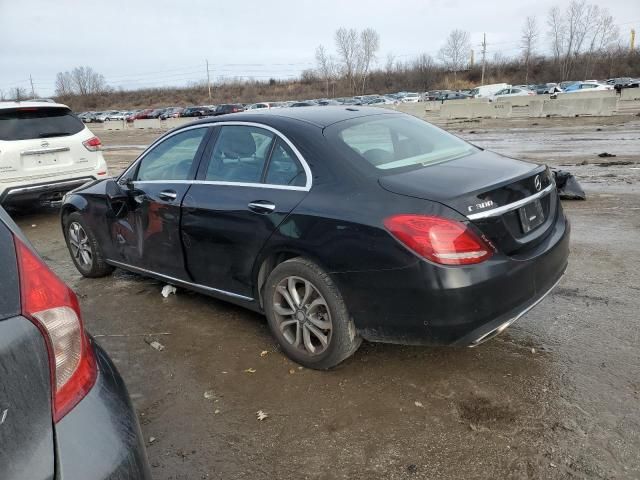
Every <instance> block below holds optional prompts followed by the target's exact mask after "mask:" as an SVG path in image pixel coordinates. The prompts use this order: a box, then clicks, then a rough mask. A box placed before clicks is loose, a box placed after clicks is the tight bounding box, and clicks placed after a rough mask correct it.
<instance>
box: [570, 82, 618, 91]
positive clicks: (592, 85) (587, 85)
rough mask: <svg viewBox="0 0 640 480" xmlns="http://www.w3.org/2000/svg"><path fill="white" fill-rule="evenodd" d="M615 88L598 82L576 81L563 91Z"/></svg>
mask: <svg viewBox="0 0 640 480" xmlns="http://www.w3.org/2000/svg"><path fill="white" fill-rule="evenodd" d="M604 90H613V86H611V85H607V84H604V83H596V82H576V83H572V84H571V85H569V86H568V87H567V88H565V89H564V91H563V93H580V92H595V91H604Z"/></svg>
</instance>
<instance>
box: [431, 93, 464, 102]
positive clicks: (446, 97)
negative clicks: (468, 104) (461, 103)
mask: <svg viewBox="0 0 640 480" xmlns="http://www.w3.org/2000/svg"><path fill="white" fill-rule="evenodd" d="M467 98H471V97H470V96H469V95H467V94H465V93H462V92H448V93H443V94H441V95H438V96H437V97H435V98H434V100H436V101H438V102H444V101H446V100H464V99H467Z"/></svg>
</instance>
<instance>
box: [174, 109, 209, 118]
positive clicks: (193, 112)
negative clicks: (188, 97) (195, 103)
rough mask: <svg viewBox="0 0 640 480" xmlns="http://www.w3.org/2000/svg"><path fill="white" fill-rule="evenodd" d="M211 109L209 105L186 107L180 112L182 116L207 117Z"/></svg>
mask: <svg viewBox="0 0 640 480" xmlns="http://www.w3.org/2000/svg"><path fill="white" fill-rule="evenodd" d="M213 113H214V111H212V110H211V109H210V108H209V107H187V108H185V109H184V111H183V112H182V116H183V117H207V116H209V115H212V114H213Z"/></svg>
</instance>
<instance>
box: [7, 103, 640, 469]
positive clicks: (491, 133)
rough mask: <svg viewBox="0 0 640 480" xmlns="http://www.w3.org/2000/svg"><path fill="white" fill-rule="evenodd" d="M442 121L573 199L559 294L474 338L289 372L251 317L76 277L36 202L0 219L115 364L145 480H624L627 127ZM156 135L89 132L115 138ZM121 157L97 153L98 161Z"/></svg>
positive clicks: (639, 142)
mask: <svg viewBox="0 0 640 480" xmlns="http://www.w3.org/2000/svg"><path fill="white" fill-rule="evenodd" d="M446 127H447V128H448V129H449V130H451V131H453V132H454V133H457V134H460V135H461V136H463V137H464V138H466V139H469V140H470V141H472V142H474V143H476V144H477V145H479V146H483V147H486V148H490V149H493V150H496V151H499V152H501V153H505V154H508V155H512V156H516V157H520V158H527V159H531V160H536V161H543V162H547V163H549V164H551V165H554V166H560V165H565V166H563V167H561V168H565V169H568V170H571V171H572V172H574V173H575V174H576V175H577V176H578V178H579V179H580V180H581V182H582V184H583V186H584V187H585V189H586V191H587V194H588V195H589V198H588V200H587V201H585V202H564V206H565V209H566V212H567V214H568V216H569V217H570V219H571V222H572V227H573V232H572V242H571V260H570V266H569V269H568V272H567V275H566V276H565V278H564V279H563V281H562V282H561V284H560V286H559V287H558V288H557V289H556V290H555V291H554V292H553V293H552V294H551V295H550V296H549V297H547V299H545V300H544V301H543V302H542V303H541V304H540V305H538V306H537V307H536V308H535V309H534V310H532V311H531V312H530V313H528V314H527V315H526V316H525V317H523V318H522V319H520V320H519V321H518V322H517V323H516V324H515V325H514V326H512V327H511V328H510V329H508V330H507V332H506V333H504V334H503V335H501V336H499V337H497V338H495V339H493V340H491V341H489V342H488V343H486V344H484V345H482V346H480V347H478V348H475V349H467V348H456V349H452V348H442V349H435V348H421V347H403V346H395V345H382V344H377V345H374V344H364V345H363V346H362V348H361V349H360V350H359V351H358V352H357V353H356V354H355V356H354V357H352V358H351V359H349V360H348V361H346V362H345V363H344V364H342V365H340V366H339V367H338V368H336V369H335V370H333V371H329V372H316V371H311V370H306V369H301V368H299V367H298V366H297V365H296V364H294V363H292V362H291V361H289V360H288V359H287V358H286V357H284V356H283V355H282V354H281V353H279V352H278V350H277V348H276V346H275V343H274V341H273V340H272V339H271V337H270V335H269V332H268V329H267V325H266V322H265V320H264V318H262V317H261V316H260V315H257V314H254V313H251V312H248V311H245V310H243V309H241V308H238V307H235V306H232V305H229V304H226V303H223V302H220V301H216V300H213V299H210V298H208V297H205V296H202V295H198V294H193V293H189V292H187V291H185V290H178V293H177V295H172V296H170V297H169V298H167V299H164V298H163V297H162V296H161V295H160V290H161V288H162V284H161V283H159V282H156V281H154V280H149V279H145V278H142V277H139V276H137V275H132V274H128V273H125V272H122V271H119V270H117V271H116V272H115V274H114V275H113V276H111V277H107V278H103V279H95V280H91V279H84V278H82V277H81V276H80V275H79V274H78V273H77V272H76V270H75V269H74V267H73V266H72V263H71V261H70V259H69V256H68V254H67V251H66V248H65V246H64V241H63V238H62V233H61V231H60V228H59V225H58V219H57V216H56V213H55V211H52V210H49V209H42V210H37V211H33V212H30V213H27V214H20V215H16V216H15V218H16V220H17V222H18V223H19V225H20V226H21V227H22V228H23V229H24V231H25V232H26V234H27V236H28V237H29V238H30V239H31V240H32V241H33V243H34V245H35V246H36V247H37V248H38V250H39V251H40V252H41V254H42V255H43V256H44V257H45V259H46V261H47V262H48V263H49V264H50V265H51V266H52V267H53V268H54V270H55V271H56V272H57V273H59V274H60V275H61V276H62V278H64V279H65V280H66V281H67V282H68V283H69V284H70V285H72V286H73V288H74V289H75V290H76V292H78V294H79V296H80V301H81V304H82V307H83V311H84V317H85V321H86V323H87V325H88V328H89V329H90V331H91V332H92V333H93V334H94V335H95V336H96V337H97V340H98V341H99V342H100V343H101V344H102V345H103V346H104V348H105V349H106V350H107V351H108V352H109V354H110V355H111V356H112V358H113V359H114V361H115V362H116V364H117V366H118V368H119V369H120V371H121V373H122V375H123V376H124V378H125V380H126V382H127V385H128V387H129V391H130V394H131V397H132V399H133V402H134V404H135V406H136V408H137V410H138V413H139V418H140V422H141V424H142V430H143V432H144V436H145V439H146V440H147V443H148V454H149V459H150V462H151V464H152V467H153V468H152V470H153V473H154V478H156V479H199V478H212V479H252V480H260V479H368V480H369V479H448V478H451V479H461V478H464V479H472V478H492V479H503V478H552V479H556V478H567V479H569V478H570V479H573V478H588V479H592V478H596V479H600V478H607V479H629V478H631V479H634V478H640V349H639V346H638V345H639V340H640V334H639V332H640V329H639V320H640V315H639V313H638V312H639V311H640V269H639V268H638V266H639V264H640V262H639V261H638V252H640V189H639V185H640V119H639V118H638V117H633V116H631V115H630V116H618V117H612V118H608V119H568V120H567V119H563V120H556V119H531V120H525V119H521V120H517V121H516V120H512V121H508V122H505V121H501V122H500V121H495V120H494V121H482V122H455V123H453V122H452V123H450V124H448V125H446ZM157 134H158V133H157V132H154V133H148V132H141V131H138V132H135V131H134V132H104V133H102V134H101V137H102V139H103V141H104V143H105V144H106V145H107V146H108V147H109V146H110V147H114V146H115V147H118V146H126V145H145V144H148V143H149V142H150V141H151V140H152V139H153V138H155V137H156V136H157ZM138 152H139V150H136V149H135V148H129V149H127V150H116V151H109V152H107V153H106V157H107V158H108V161H109V164H110V166H111V168H112V171H113V172H114V173H115V172H117V171H118V170H120V169H122V168H123V167H124V166H126V165H127V164H128V163H129V162H130V161H131V160H132V159H133V158H135V156H136V155H137V153H138ZM602 152H608V153H611V154H615V155H617V156H616V157H612V158H600V157H598V156H597V154H598V153H602ZM585 161H586V164H585V165H582V163H584V162H585ZM604 162H606V163H608V164H609V166H600V165H598V164H599V163H604ZM576 164H580V165H577V166H576ZM145 339H146V340H149V339H154V340H157V341H159V342H161V343H162V344H163V345H164V346H165V349H164V350H163V351H157V350H154V349H153V348H151V347H150V346H149V345H148V343H146V342H145ZM263 352H267V353H266V354H265V353H263ZM247 369H255V373H249V371H247ZM205 392H206V395H205ZM259 410H263V411H264V412H266V413H267V414H268V415H269V416H268V418H267V419H266V420H264V421H258V420H257V418H256V412H257V411H259Z"/></svg>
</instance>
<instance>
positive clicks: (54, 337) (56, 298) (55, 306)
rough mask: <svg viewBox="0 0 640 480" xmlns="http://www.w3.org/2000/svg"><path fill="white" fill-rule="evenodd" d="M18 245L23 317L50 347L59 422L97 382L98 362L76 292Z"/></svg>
mask: <svg viewBox="0 0 640 480" xmlns="http://www.w3.org/2000/svg"><path fill="white" fill-rule="evenodd" d="M15 244H16V253H17V257H18V268H19V272H20V295H21V300H22V314H23V315H24V316H25V317H27V318H28V319H30V320H31V321H32V322H33V323H34V324H35V325H36V326H37V327H38V329H39V330H40V332H41V333H42V335H43V336H44V338H45V341H46V344H47V350H48V354H49V364H50V371H51V385H52V392H53V420H54V421H55V422H57V421H59V420H60V419H61V418H62V417H64V416H65V415H66V414H67V412H69V410H71V409H72V408H73V407H74V406H75V405H76V404H77V403H78V402H79V401H80V400H81V399H82V398H83V397H84V396H85V395H86V394H87V393H88V392H89V390H90V389H91V387H92V386H93V384H94V383H95V379H96V374H97V369H96V361H95V358H94V354H93V350H92V348H91V345H90V344H89V339H88V337H87V335H86V333H85V331H84V327H83V325H82V319H81V317H80V308H79V306H78V299H77V297H76V295H75V293H73V291H72V290H71V289H70V288H69V287H68V286H67V285H66V284H65V283H64V282H63V281H62V280H60V279H59V278H58V277H57V276H56V275H55V274H54V273H53V272H52V271H51V270H50V269H49V267H47V266H46V265H45V263H44V262H43V261H42V260H41V259H40V258H39V257H38V256H37V255H36V254H34V253H33V252H32V251H31V250H30V249H29V247H27V246H26V245H25V244H24V243H22V241H20V240H19V239H18V238H16V239H15Z"/></svg>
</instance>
